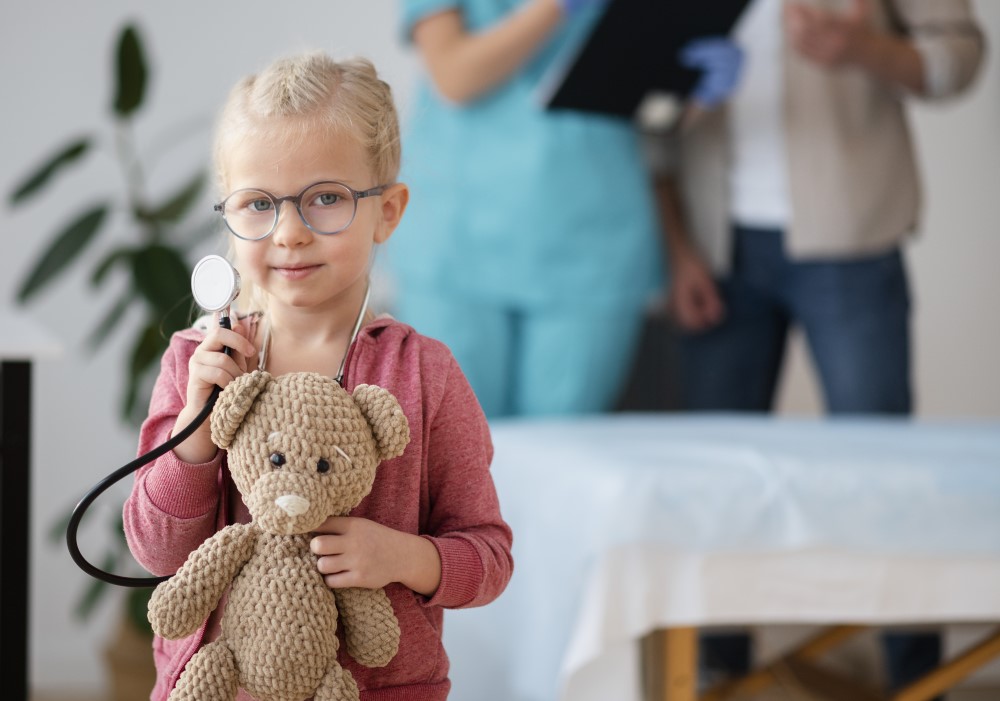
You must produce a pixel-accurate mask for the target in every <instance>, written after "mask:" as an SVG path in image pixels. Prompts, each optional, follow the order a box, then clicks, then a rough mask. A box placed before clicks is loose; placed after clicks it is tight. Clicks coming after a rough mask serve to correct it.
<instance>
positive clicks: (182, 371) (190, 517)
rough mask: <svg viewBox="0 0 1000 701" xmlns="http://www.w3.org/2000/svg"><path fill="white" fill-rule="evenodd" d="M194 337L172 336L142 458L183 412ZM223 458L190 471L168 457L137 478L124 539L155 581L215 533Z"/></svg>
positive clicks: (185, 334) (145, 430) (169, 454)
mask: <svg viewBox="0 0 1000 701" xmlns="http://www.w3.org/2000/svg"><path fill="white" fill-rule="evenodd" d="M192 333H193V332H191V331H185V332H181V333H179V334H175V335H174V336H173V338H172V339H171V341H170V346H169V347H168V348H167V351H166V352H165V353H164V355H163V359H162V361H161V363H160V375H159V377H158V378H157V380H156V385H155V387H154V389H153V394H152V397H151V399H150V405H149V415H148V416H147V417H146V420H145V421H144V422H143V424H142V428H141V429H140V434H139V451H138V452H139V454H140V455H142V454H144V453H146V452H148V451H150V450H152V449H153V448H155V447H156V446H158V445H160V444H162V443H164V442H165V441H166V440H168V439H169V438H170V432H171V430H172V429H173V426H174V422H175V421H176V419H177V415H178V414H179V413H180V411H181V409H183V407H184V401H185V396H186V389H187V380H188V360H189V359H190V357H191V354H192V353H193V352H194V349H195V348H196V347H197V345H198V341H197V339H194V338H192V337H191V336H192ZM222 455H223V453H222V451H219V452H218V453H217V454H216V456H215V458H213V459H212V460H211V461H210V462H207V463H204V464H201V465H192V464H189V463H186V462H184V461H182V460H180V459H179V458H178V457H177V455H175V454H174V452H173V451H169V452H167V453H166V454H164V455H162V456H160V457H159V458H157V459H156V460H155V461H153V462H152V463H150V464H148V465H145V466H143V467H141V468H140V469H139V470H138V471H137V472H136V477H135V481H134V482H133V485H132V492H131V494H130V495H129V497H128V499H127V500H126V501H125V506H124V509H123V519H124V526H125V537H126V540H127V541H128V545H129V549H130V550H131V551H132V555H133V556H134V557H135V559H136V560H137V561H138V562H139V564H141V565H142V566H143V567H145V568H146V569H147V570H149V571H150V572H151V573H153V574H154V575H169V574H173V573H174V572H175V571H176V570H177V568H178V567H180V566H181V564H183V563H184V561H185V559H186V558H187V556H188V554H189V553H190V552H191V551H193V550H195V549H196V548H197V547H198V546H199V545H201V543H202V542H203V541H205V539H207V538H208V537H210V536H211V535H212V534H213V533H215V531H216V528H217V515H218V512H219V508H220V504H221V499H222V489H221V482H220V480H221V469H220V468H221V465H222Z"/></svg>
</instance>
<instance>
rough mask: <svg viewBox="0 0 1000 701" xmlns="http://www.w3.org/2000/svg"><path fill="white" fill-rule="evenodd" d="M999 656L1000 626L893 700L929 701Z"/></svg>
mask: <svg viewBox="0 0 1000 701" xmlns="http://www.w3.org/2000/svg"><path fill="white" fill-rule="evenodd" d="M997 656H1000V628H997V629H996V630H994V631H993V633H992V634H991V635H990V636H988V637H987V638H986V639H985V640H983V641H982V642H981V643H979V644H978V645H974V646H972V647H971V648H969V649H968V650H966V651H965V652H963V653H962V654H961V655H959V656H958V657H956V658H955V659H953V660H951V661H949V662H946V663H945V664H943V665H941V666H940V667H938V668H937V669H935V670H934V671H933V672H929V673H928V674H925V675H924V676H922V677H921V678H920V679H918V680H917V681H915V682H913V683H912V684H910V685H909V686H907V687H904V688H903V689H901V690H900V691H898V692H897V693H895V694H893V695H892V696H891V697H890V701H927V699H931V698H934V697H935V696H937V695H938V694H939V693H941V692H943V691H947V690H948V689H950V688H951V687H953V686H954V685H955V684H957V683H958V682H960V681H961V680H962V679H964V678H965V677H967V676H968V675H970V674H972V673H973V672H974V671H975V670H977V669H978V668H979V667H982V666H983V665H984V664H986V663H987V662H989V661H991V660H992V659H993V658H995V657H997Z"/></svg>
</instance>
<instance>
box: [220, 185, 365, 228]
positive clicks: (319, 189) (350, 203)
mask: <svg viewBox="0 0 1000 701" xmlns="http://www.w3.org/2000/svg"><path fill="white" fill-rule="evenodd" d="M289 204H291V203H289ZM355 206H356V205H355V200H354V196H353V194H352V193H351V191H350V190H349V189H347V188H346V187H345V186H343V185H339V184H337V183H317V184H316V185H313V186H311V187H310V188H309V189H307V190H305V191H304V192H303V193H302V195H301V197H300V199H299V212H300V213H301V215H302V219H303V221H305V223H306V224H307V225H308V226H309V227H310V228H311V229H312V230H313V231H315V232H317V233H320V234H334V233H337V232H338V231H342V230H343V229H345V228H347V227H348V226H349V225H350V223H351V221H352V220H353V219H354V209H355ZM223 213H224V215H225V217H226V224H228V225H229V228H230V229H231V230H232V232H233V233H234V234H236V235H237V236H239V237H241V238H245V239H261V238H264V237H265V236H267V235H268V234H270V233H271V232H272V231H273V230H274V227H275V225H276V224H277V222H278V208H277V207H276V203H275V201H274V199H273V198H272V197H271V195H269V194H268V193H266V192H264V191H263V190H239V191H237V192H234V193H233V194H232V195H230V196H229V197H228V198H227V199H226V201H225V205H224V209H223Z"/></svg>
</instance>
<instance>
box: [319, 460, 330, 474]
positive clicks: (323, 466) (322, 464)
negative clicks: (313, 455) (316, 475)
mask: <svg viewBox="0 0 1000 701" xmlns="http://www.w3.org/2000/svg"><path fill="white" fill-rule="evenodd" d="M329 471H330V463H329V462H327V460H326V458H320V459H319V462H318V463H316V472H329Z"/></svg>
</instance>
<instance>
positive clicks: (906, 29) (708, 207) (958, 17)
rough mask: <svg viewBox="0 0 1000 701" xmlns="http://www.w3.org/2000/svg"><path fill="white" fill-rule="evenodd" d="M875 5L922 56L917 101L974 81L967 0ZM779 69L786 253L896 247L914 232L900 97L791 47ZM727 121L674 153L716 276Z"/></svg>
mask: <svg viewBox="0 0 1000 701" xmlns="http://www.w3.org/2000/svg"><path fill="white" fill-rule="evenodd" d="M810 1H811V2H812V3H813V4H816V5H823V6H829V7H831V8H836V7H838V6H839V3H838V2H837V1H836V0H810ZM873 5H874V6H875V8H876V17H875V19H874V21H875V22H876V23H877V25H878V26H879V27H881V28H883V29H888V30H889V31H895V32H897V33H900V34H903V35H906V36H908V37H910V39H911V40H912V41H913V44H914V46H915V48H916V49H917V50H918V51H919V52H920V54H921V56H922V58H923V60H924V67H925V79H926V85H927V90H926V95H925V96H924V97H926V98H929V99H942V98H947V97H950V96H952V95H955V94H957V93H959V92H960V91H962V90H963V89H965V88H966V87H967V86H968V85H969V84H970V83H971V82H972V79H973V77H974V76H975V74H976V71H977V69H978V67H979V65H980V63H981V62H982V55H983V51H984V40H983V36H982V33H981V31H980V30H979V28H978V26H977V25H976V23H975V20H974V18H973V16H972V12H971V9H970V7H969V2H968V0H882V1H881V2H876V3H873ZM784 65H785V75H784V84H785V89H784V94H785V106H784V110H785V133H786V139H787V149H786V151H787V154H788V173H789V184H790V194H791V200H792V217H791V222H790V224H789V227H788V230H787V232H786V248H787V251H788V254H789V256H791V257H793V258H797V259H803V258H831V257H837V258H849V257H853V256H860V255H865V254H868V253H873V252H878V251H882V250H887V249H889V248H892V247H894V246H896V245H898V244H899V243H900V242H901V241H902V240H903V239H904V238H905V237H906V236H907V234H909V233H910V232H912V231H913V230H914V228H915V227H916V225H917V220H918V216H919V209H920V182H919V177H918V173H917V164H916V160H915V156H914V150H913V145H912V142H911V139H910V131H909V128H908V126H907V122H906V118H905V115H904V111H903V103H902V97H904V95H902V93H901V92H900V91H899V90H896V89H893V88H889V87H887V86H886V85H885V84H884V83H880V82H878V81H876V80H875V79H874V78H872V77H870V76H869V75H868V74H866V73H865V72H863V71H862V70H856V69H854V70H852V69H844V70H837V71H828V70H824V69H822V68H820V67H818V66H816V65H814V64H812V63H810V62H809V61H808V60H806V59H804V58H802V57H800V56H799V55H798V54H797V53H796V52H795V51H794V49H792V48H791V47H789V46H787V44H786V48H785V57H784ZM725 120H726V113H725V109H724V108H722V109H718V110H716V111H714V112H712V113H708V114H706V115H704V116H703V117H702V118H701V119H699V120H698V121H697V122H696V123H695V124H694V125H692V126H691V127H689V128H687V129H685V130H684V131H683V133H682V134H679V137H680V138H679V139H675V140H674V144H673V146H672V148H673V149H676V150H675V153H674V156H673V158H672V160H673V162H674V167H673V168H671V170H674V169H675V170H676V174H677V177H678V180H679V187H680V191H681V197H682V200H683V202H684V206H685V218H686V221H687V227H688V230H689V232H691V234H692V236H693V238H694V239H695V243H696V245H697V246H698V249H699V250H700V251H701V253H702V254H703V255H704V256H705V258H706V260H707V261H708V262H709V264H710V266H711V267H712V269H713V270H715V271H717V272H724V271H725V270H726V269H727V268H728V264H729V260H730V247H731V222H730V219H729V210H728V203H729V196H728V195H729V192H728V188H729V184H728V162H729V143H728V136H727V134H728V132H727V129H726V121H725ZM656 160H657V159H655V158H654V163H655V161H656Z"/></svg>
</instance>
